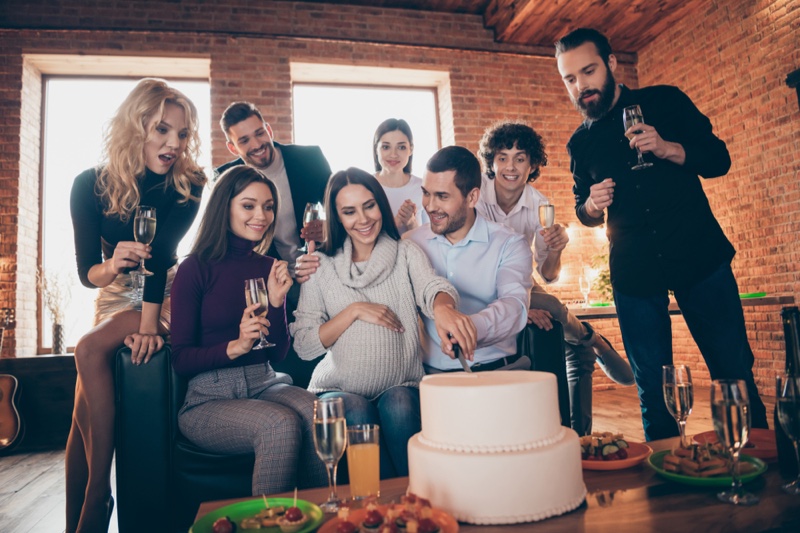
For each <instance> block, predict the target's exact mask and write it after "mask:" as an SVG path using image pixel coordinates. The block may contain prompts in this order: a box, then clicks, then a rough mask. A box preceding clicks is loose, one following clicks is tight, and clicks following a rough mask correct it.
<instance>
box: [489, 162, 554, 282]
mask: <svg viewBox="0 0 800 533" xmlns="http://www.w3.org/2000/svg"><path fill="white" fill-rule="evenodd" d="M548 203H550V202H549V201H548V200H547V197H546V196H545V195H543V194H542V193H540V192H539V191H537V190H536V189H535V188H533V186H531V185H526V186H525V189H524V190H523V191H522V196H521V197H520V199H519V201H518V202H517V205H515V206H514V208H513V209H512V210H511V212H510V213H508V214H506V213H505V211H503V210H502V209H501V208H500V206H499V205H498V204H497V194H496V193H495V190H494V180H490V179H489V178H487V177H486V175H484V176H483V178H482V179H481V195H480V198H479V199H478V204H477V205H476V206H475V209H476V210H477V211H478V214H479V215H481V216H483V217H484V218H486V219H487V220H490V221H492V222H497V223H498V224H503V225H504V226H508V227H509V228H511V229H512V230H514V231H516V232H517V233H519V234H521V235H524V236H525V240H526V241H528V246H530V247H531V249H532V250H533V259H534V260H535V261H536V272H538V273H539V275H540V276H541V277H542V280H544V282H545V283H546V284H548V285H549V284H550V283H555V282H556V281H558V278H559V276H556V277H555V278H553V279H551V280H547V279H545V277H544V276H542V265H543V264H544V262H545V260H546V259H547V255H548V254H549V251H548V249H547V244H545V242H544V238H543V237H542V235H541V233H540V232H541V231H542V229H544V228H542V224H541V223H540V222H539V205H540V204H548ZM534 283H536V280H534Z"/></svg>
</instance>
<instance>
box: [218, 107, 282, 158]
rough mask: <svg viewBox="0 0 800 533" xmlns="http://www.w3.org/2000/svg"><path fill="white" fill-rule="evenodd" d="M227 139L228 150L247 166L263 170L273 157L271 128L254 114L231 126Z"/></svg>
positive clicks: (273, 146) (273, 147)
mask: <svg viewBox="0 0 800 533" xmlns="http://www.w3.org/2000/svg"><path fill="white" fill-rule="evenodd" d="M228 139H229V140H228V143H227V146H228V150H229V151H230V152H231V153H232V154H233V155H238V156H239V157H241V158H242V159H243V160H244V162H245V164H246V165H247V166H250V167H253V168H257V169H262V170H263V169H265V168H267V167H269V166H270V165H271V164H272V161H273V159H275V145H274V144H273V143H272V128H270V127H269V124H267V123H265V122H263V121H262V120H261V119H259V118H258V117H257V116H255V115H251V116H249V117H247V118H246V119H244V120H243V121H241V122H237V123H236V124H234V125H233V126H231V128H230V130H228Z"/></svg>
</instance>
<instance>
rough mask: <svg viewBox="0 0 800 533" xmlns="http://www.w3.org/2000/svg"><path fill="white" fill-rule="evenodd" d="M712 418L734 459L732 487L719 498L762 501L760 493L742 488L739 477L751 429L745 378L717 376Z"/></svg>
mask: <svg viewBox="0 0 800 533" xmlns="http://www.w3.org/2000/svg"><path fill="white" fill-rule="evenodd" d="M711 419H712V420H713V421H714V431H715V432H716V433H717V438H718V439H719V442H720V444H722V446H723V447H724V448H725V449H726V450H727V451H728V454H729V455H730V459H731V460H730V461H729V462H730V465H731V466H730V468H731V488H730V490H726V491H723V492H720V493H718V494H717V498H718V499H719V500H720V501H723V502H726V503H732V504H734V505H753V504H755V503H758V496H756V495H755V494H750V493H748V492H744V491H743V490H742V480H741V479H740V478H739V453H740V452H741V451H742V448H744V445H745V444H747V439H748V436H749V433H750V400H749V398H748V395H747V385H745V383H744V380H741V379H715V380H714V381H712V382H711Z"/></svg>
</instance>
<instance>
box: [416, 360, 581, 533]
mask: <svg viewBox="0 0 800 533" xmlns="http://www.w3.org/2000/svg"><path fill="white" fill-rule="evenodd" d="M420 401H421V407H422V431H421V432H420V433H418V434H416V435H414V436H413V437H412V438H411V440H410V441H409V442H408V463H409V464H408V466H409V490H410V491H411V492H413V493H415V494H417V495H419V496H422V497H424V498H428V499H429V500H430V501H431V503H433V505H434V506H436V507H439V508H441V509H443V510H445V511H447V512H448V513H450V514H451V515H453V516H454V517H455V518H456V519H457V520H459V521H462V522H470V523H473V524H513V523H519V522H532V521H536V520H543V519H545V518H548V517H551V516H556V515H560V514H564V513H566V512H569V511H571V510H573V509H575V508H577V507H578V506H580V505H581V503H582V502H583V500H584V498H585V496H586V486H585V485H584V483H583V472H582V470H581V449H580V443H579V440H578V435H577V433H575V432H574V431H572V430H571V429H569V428H565V427H562V426H561V425H560V422H559V412H558V393H557V385H556V379H555V376H554V375H553V374H549V373H546V372H526V371H494V372H475V373H471V374H469V373H461V372H459V373H447V374H436V375H430V376H425V378H423V380H422V382H421V383H420Z"/></svg>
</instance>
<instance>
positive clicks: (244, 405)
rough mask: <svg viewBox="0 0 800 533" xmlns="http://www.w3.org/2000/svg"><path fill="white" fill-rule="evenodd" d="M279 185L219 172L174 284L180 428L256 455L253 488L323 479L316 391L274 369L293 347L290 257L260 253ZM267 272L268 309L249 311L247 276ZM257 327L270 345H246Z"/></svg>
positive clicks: (209, 445) (245, 173)
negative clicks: (182, 382) (182, 385)
mask: <svg viewBox="0 0 800 533" xmlns="http://www.w3.org/2000/svg"><path fill="white" fill-rule="evenodd" d="M277 211H278V192H277V189H276V188H275V185H274V184H273V183H272V182H271V181H270V180H268V179H267V178H265V177H264V176H262V175H261V174H259V173H258V172H257V171H256V170H253V169H251V168H249V167H246V166H238V167H234V168H232V169H230V170H228V171H227V172H225V173H224V174H222V176H220V178H219V180H218V181H217V184H216V185H215V187H214V191H213V193H212V194H211V199H210V200H209V203H208V207H207V208H206V211H205V214H204V215H203V219H202V221H201V224H200V229H199V231H198V233H197V238H196V240H195V244H194V247H193V249H192V252H191V253H190V254H189V256H188V257H187V258H186V260H185V261H183V263H181V265H180V267H179V268H178V272H177V274H176V275H175V281H174V282H173V284H172V365H173V367H174V368H175V371H176V372H178V373H179V374H181V375H183V376H185V377H187V378H189V387H188V391H187V393H186V400H185V402H184V405H183V407H182V408H181V411H180V414H179V416H178V425H179V427H180V430H181V432H182V433H183V434H184V435H185V436H186V437H187V438H188V439H189V440H191V441H192V442H193V443H195V444H196V445H198V446H200V447H201V448H204V449H206V450H209V451H212V452H215V453H223V454H224V453H230V454H236V453H246V452H252V453H254V454H255V457H256V461H255V468H254V471H253V484H252V490H253V495H259V494H271V493H275V492H285V491H288V490H291V489H292V488H293V487H295V486H300V487H313V486H322V485H325V484H326V482H327V477H326V473H325V469H324V465H323V463H322V462H321V461H320V460H319V459H318V458H317V456H316V453H315V451H314V442H313V437H312V434H313V407H314V400H315V399H316V397H315V396H314V395H313V394H312V393H310V392H308V391H307V390H305V389H301V388H299V387H294V386H292V380H291V378H290V377H289V376H288V375H286V374H276V373H275V371H274V370H273V369H272V366H271V365H270V362H271V361H280V360H281V359H283V358H284V357H285V356H286V352H287V350H288V349H289V335H288V330H287V326H286V309H285V306H284V300H285V297H286V293H287V292H288V291H289V287H291V285H292V279H291V277H290V276H289V272H288V270H287V265H286V263H285V262H284V261H278V260H276V259H274V258H272V257H267V256H265V255H262V254H263V253H264V252H265V251H266V250H267V249H268V248H269V245H270V242H271V241H272V236H273V234H274V233H275V213H276V212H277ZM259 277H263V278H265V279H266V281H267V292H268V295H269V308H268V310H267V316H266V318H264V317H254V316H253V312H254V311H255V310H256V308H257V307H258V304H254V305H251V306H247V303H246V301H245V291H244V281H245V280H246V279H250V278H259ZM260 332H263V333H265V334H266V336H267V340H269V341H270V342H272V343H273V344H274V345H275V346H274V347H271V348H264V349H260V350H258V349H257V350H253V349H252V347H253V345H254V344H255V342H256V341H257V340H258V338H259V333H260Z"/></svg>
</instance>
